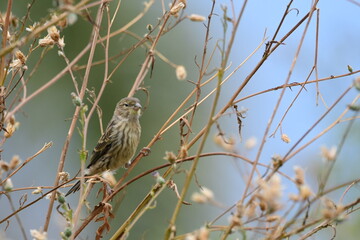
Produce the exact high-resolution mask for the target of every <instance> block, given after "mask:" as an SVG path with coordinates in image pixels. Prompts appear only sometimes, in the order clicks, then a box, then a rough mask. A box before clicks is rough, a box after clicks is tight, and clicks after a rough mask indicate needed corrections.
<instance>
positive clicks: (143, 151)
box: [140, 147, 151, 157]
mask: <svg viewBox="0 0 360 240" xmlns="http://www.w3.org/2000/svg"><path fill="white" fill-rule="evenodd" d="M140 153H142V154H143V155H144V156H145V157H146V156H148V155H149V154H150V153H151V149H150V148H148V147H143V149H141V151H140Z"/></svg>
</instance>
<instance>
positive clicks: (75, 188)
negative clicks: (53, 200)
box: [65, 180, 80, 197]
mask: <svg viewBox="0 0 360 240" xmlns="http://www.w3.org/2000/svg"><path fill="white" fill-rule="evenodd" d="M79 189H80V180H79V181H77V182H76V183H75V184H74V186H72V188H70V190H69V191H68V192H67V193H66V194H65V197H67V196H68V195H69V194H71V193H74V192H76V191H79Z"/></svg>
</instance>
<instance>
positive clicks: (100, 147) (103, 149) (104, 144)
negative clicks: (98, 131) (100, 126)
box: [87, 127, 113, 168]
mask: <svg viewBox="0 0 360 240" xmlns="http://www.w3.org/2000/svg"><path fill="white" fill-rule="evenodd" d="M111 135H112V128H109V127H108V128H107V129H106V132H105V133H104V134H103V135H102V136H101V138H100V139H99V141H98V143H97V144H96V146H95V148H94V150H93V152H92V154H91V158H90V163H89V165H88V167H87V168H89V167H91V166H92V165H93V164H95V163H96V162H97V161H98V160H99V158H100V157H102V156H105V155H106V153H107V152H108V151H109V149H111V145H112V144H113V141H111Z"/></svg>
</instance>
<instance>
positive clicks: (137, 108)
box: [134, 103, 142, 111]
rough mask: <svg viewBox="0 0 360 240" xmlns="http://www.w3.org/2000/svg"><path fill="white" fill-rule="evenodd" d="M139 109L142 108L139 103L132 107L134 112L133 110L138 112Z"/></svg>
mask: <svg viewBox="0 0 360 240" xmlns="http://www.w3.org/2000/svg"><path fill="white" fill-rule="evenodd" d="M141 108H142V106H141V104H140V103H136V104H135V106H134V110H135V111H138V110H139V109H141Z"/></svg>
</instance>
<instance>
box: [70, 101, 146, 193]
mask: <svg viewBox="0 0 360 240" xmlns="http://www.w3.org/2000/svg"><path fill="white" fill-rule="evenodd" d="M141 110H142V106H141V104H140V101H139V99H137V98H135V97H126V98H123V99H121V100H120V101H119V102H118V103H117V104H116V107H115V111H114V115H113V116H112V118H111V120H110V121H109V123H108V125H107V127H106V130H105V132H104V134H103V135H102V136H101V137H100V139H99V140H98V142H97V144H96V146H95V148H94V150H93V151H92V154H91V156H90V163H89V165H88V166H87V167H86V169H85V171H84V176H85V177H87V176H92V175H96V174H101V173H103V172H105V171H108V170H109V171H113V170H116V169H118V168H120V167H122V166H125V165H126V164H127V163H128V162H130V160H131V159H132V157H133V156H134V154H135V151H136V149H137V146H138V144H139V141H140V135H141V126H140V122H139V118H140V116H141ZM85 181H86V180H85ZM79 189H80V180H79V181H77V182H76V183H75V184H74V186H73V187H72V188H70V190H69V191H68V192H67V193H66V194H65V196H68V195H69V194H71V193H74V192H76V191H78V190H79Z"/></svg>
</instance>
